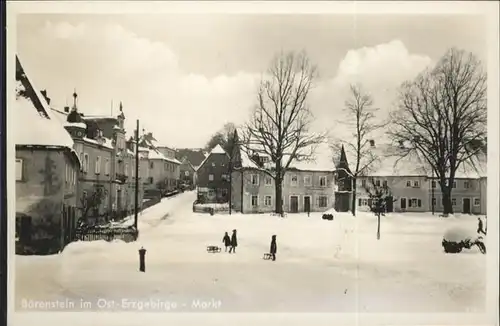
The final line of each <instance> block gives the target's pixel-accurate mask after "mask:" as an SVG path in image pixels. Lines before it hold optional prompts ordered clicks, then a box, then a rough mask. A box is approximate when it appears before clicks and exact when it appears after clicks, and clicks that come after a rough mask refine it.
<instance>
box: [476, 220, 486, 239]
mask: <svg viewBox="0 0 500 326" xmlns="http://www.w3.org/2000/svg"><path fill="white" fill-rule="evenodd" d="M477 221H478V223H477V233H482V234H484V235H486V232H484V229H483V220H482V219H481V218H480V217H478V218H477Z"/></svg>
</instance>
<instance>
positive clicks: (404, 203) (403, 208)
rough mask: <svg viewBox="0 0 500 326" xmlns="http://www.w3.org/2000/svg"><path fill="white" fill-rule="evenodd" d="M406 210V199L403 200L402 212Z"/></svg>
mask: <svg viewBox="0 0 500 326" xmlns="http://www.w3.org/2000/svg"><path fill="white" fill-rule="evenodd" d="M405 209H406V198H401V210H405Z"/></svg>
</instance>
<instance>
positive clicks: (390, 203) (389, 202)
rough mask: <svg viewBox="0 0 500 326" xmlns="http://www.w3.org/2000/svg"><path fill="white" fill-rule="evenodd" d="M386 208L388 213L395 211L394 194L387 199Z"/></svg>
mask: <svg viewBox="0 0 500 326" xmlns="http://www.w3.org/2000/svg"><path fill="white" fill-rule="evenodd" d="M385 210H386V212H387V213H392V212H394V199H393V197H392V196H389V197H387V199H386V200H385Z"/></svg>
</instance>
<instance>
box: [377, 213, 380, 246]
mask: <svg viewBox="0 0 500 326" xmlns="http://www.w3.org/2000/svg"><path fill="white" fill-rule="evenodd" d="M377 240H380V213H377Z"/></svg>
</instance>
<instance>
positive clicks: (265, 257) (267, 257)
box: [263, 253, 272, 260]
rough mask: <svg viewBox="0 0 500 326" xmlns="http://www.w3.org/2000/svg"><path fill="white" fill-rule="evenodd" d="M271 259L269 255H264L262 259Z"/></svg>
mask: <svg viewBox="0 0 500 326" xmlns="http://www.w3.org/2000/svg"><path fill="white" fill-rule="evenodd" d="M271 258H272V255H271V254H268V253H265V254H264V257H263V259H264V260H270V259H271Z"/></svg>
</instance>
